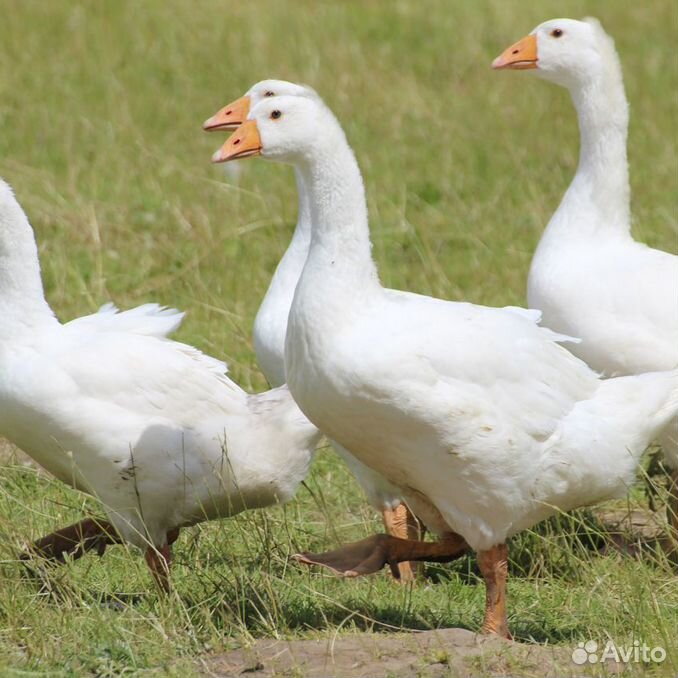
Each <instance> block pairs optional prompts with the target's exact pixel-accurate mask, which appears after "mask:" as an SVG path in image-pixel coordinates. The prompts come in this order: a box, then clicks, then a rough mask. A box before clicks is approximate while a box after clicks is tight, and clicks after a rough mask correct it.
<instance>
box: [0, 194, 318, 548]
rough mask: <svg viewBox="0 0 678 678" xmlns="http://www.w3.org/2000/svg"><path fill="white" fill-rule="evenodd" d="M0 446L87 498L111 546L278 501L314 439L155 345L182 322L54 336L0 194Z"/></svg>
mask: <svg viewBox="0 0 678 678" xmlns="http://www.w3.org/2000/svg"><path fill="white" fill-rule="evenodd" d="M0 309H2V313H3V326H2V328H1V329H0V433H2V435H3V436H5V437H6V438H8V439H9V440H11V441H12V442H13V443H15V444H16V445H17V446H18V447H20V448H21V449H23V450H24V451H25V452H26V453H28V454H29V455H30V456H32V457H33V458H34V459H35V460H36V461H37V462H38V463H39V464H40V465H42V466H43V467H44V468H46V469H47V470H48V471H50V472H51V473H53V474H54V475H55V476H56V477H57V478H59V479H60V480H62V481H63V482H65V483H67V484H69V485H72V486H74V487H76V488H78V489H80V490H82V491H84V492H87V493H89V494H92V495H94V496H96V497H98V498H99V499H100V500H101V501H102V503H103V506H104V508H105V509H106V511H107V513H108V517H109V518H110V521H111V523H112V524H113V526H114V528H115V530H116V531H117V533H118V534H119V535H120V537H122V538H123V539H125V540H127V541H129V542H130V543H132V544H135V545H137V546H139V547H141V548H146V549H147V548H148V547H149V546H150V547H153V548H160V547H163V546H166V545H167V541H168V537H167V535H168V533H169V532H171V531H172V530H176V529H177V528H180V527H183V526H187V525H192V524H194V523H197V522H200V521H203V520H209V519H212V518H217V517H226V516H231V515H234V514H236V513H238V512H240V511H242V510H244V509H248V508H257V507H263V506H269V505H271V504H275V503H277V502H283V501H286V500H288V499H290V498H291V497H292V496H293V494H294V492H295V490H296V488H297V486H298V484H299V483H300V482H301V480H303V478H304V477H305V475H306V473H307V471H308V468H309V464H310V462H311V458H312V455H313V452H314V448H315V445H316V443H317V441H318V438H319V436H320V434H319V432H318V431H317V429H316V428H315V427H314V426H313V425H312V424H311V423H310V422H309V421H308V420H307V419H306V417H304V415H303V414H302V413H301V411H300V410H299V408H298V407H297V406H296V404H295V402H294V400H293V399H292V397H291V395H290V393H289V391H288V389H287V388H286V387H281V388H277V389H273V390H271V391H268V392H266V393H262V394H258V395H248V394H247V393H245V392H244V391H243V390H242V389H241V388H240V387H238V386H237V385H236V384H235V383H234V382H232V381H231V380H230V379H229V378H228V376H227V374H226V372H227V368H226V365H225V364H224V363H222V362H221V361H219V360H216V359H214V358H211V357H209V356H207V355H205V354H203V353H201V352H200V351H199V350H197V349H195V348H193V347H192V346H189V345H186V344H182V343H179V342H176V341H172V340H170V339H167V335H168V334H169V333H170V332H172V331H173V330H175V329H176V328H177V327H178V326H179V324H180V322H181V319H182V314H180V313H178V312H177V311H174V310H171V309H163V308H161V307H159V306H157V305H154V304H147V305H144V306H140V307H138V308H136V309H132V310H130V311H125V312H118V311H117V309H116V308H115V307H113V306H111V305H108V306H105V307H103V308H102V309H101V311H100V312H99V313H95V314H92V315H89V316H85V317H83V318H78V319H76V320H73V321H71V322H67V323H64V324H62V323H60V322H59V321H58V320H57V319H56V317H55V316H54V314H53V313H52V311H51V309H50V308H49V306H48V305H47V303H46V302H45V299H44V295H43V291H42V284H41V281H40V269H39V263H38V257H37V250H36V247H35V240H34V236H33V232H32V229H31V227H30V224H29V222H28V220H27V218H26V216H25V214H24V212H23V210H22V209H21V207H20V206H19V204H18V203H17V201H16V199H15V198H14V196H13V194H12V191H11V189H10V188H9V186H8V185H7V184H6V183H4V182H2V183H0Z"/></svg>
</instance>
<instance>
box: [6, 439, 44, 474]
mask: <svg viewBox="0 0 678 678" xmlns="http://www.w3.org/2000/svg"><path fill="white" fill-rule="evenodd" d="M7 464H21V465H23V466H32V467H34V468H39V467H38V465H37V464H36V463H35V462H34V461H33V460H32V459H31V458H30V457H29V456H28V455H26V454H24V453H23V452H22V451H21V450H20V449H19V448H18V447H14V445H12V443H10V442H8V441H7V440H5V439H4V438H0V465H3V466H4V465H7Z"/></svg>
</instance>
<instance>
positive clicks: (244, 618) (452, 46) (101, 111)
mask: <svg viewBox="0 0 678 678" xmlns="http://www.w3.org/2000/svg"><path fill="white" fill-rule="evenodd" d="M586 14H593V15H596V16H598V17H599V18H600V19H601V21H602V22H603V25H604V26H605V27H606V29H607V30H608V31H609V32H610V33H611V34H612V35H613V36H614V37H615V38H616V40H617V46H618V49H619V50H620V53H621V58H622V63H623V65H624V70H625V76H626V86H627V92H628V95H629V99H630V102H631V114H632V118H631V120H632V121H631V130H630V147H629V151H630V163H631V180H632V189H633V195H634V201H633V212H634V215H635V225H634V229H635V232H636V234H637V236H638V237H640V238H641V239H643V240H645V241H646V242H648V243H650V244H652V245H654V246H658V247H662V248H664V249H669V250H672V251H675V250H676V234H677V226H676V224H677V223H678V217H677V214H676V171H677V170H678V166H677V165H678V160H677V157H678V156H677V153H676V120H677V119H678V116H677V114H678V99H677V98H676V96H675V92H676V91H677V85H678V64H677V62H676V59H675V35H676V22H677V16H678V12H677V9H676V6H675V3H673V2H671V0H659V1H655V2H653V3H637V2H631V1H630V0H615V1H614V2H613V1H612V0H604V1H603V0H597V1H591V2H584V1H583V0H582V1H580V0H561V1H559V2H555V1H554V0H541V1H540V2H535V1H529V2H526V1H523V2H507V1H505V0H478V1H475V2H468V1H466V0H454V1H449V0H448V1H447V2H443V1H442V0H427V1H426V2H423V3H422V2H415V1H414V0H402V1H399V2H386V1H373V2H370V3H362V2H347V3H318V2H312V1H311V0H308V1H306V2H304V1H301V0H300V1H294V2H293V1H287V2H273V1H272V0H271V1H264V2H251V3H244V2H217V1H216V0H195V1H194V2H191V3H184V2H179V1H178V0H177V1H172V2H161V1H160V0H145V1H144V2H133V1H131V0H123V1H116V2H114V1H113V0H105V1H95V0H90V1H78V2H66V1H65V0H55V1H54V2H45V1H44V0H23V1H22V2H17V1H16V0H0V17H2V20H1V21H0V175H2V176H3V177H4V178H5V179H7V180H8V181H10V182H11V183H12V184H13V185H14V187H15V189H16V192H17V195H18V197H19V199H20V201H21V202H22V204H23V205H24V207H25V208H26V210H27V212H28V213H29V216H30V218H31V220H32V223H33V225H34V227H35V230H36V234H37V238H38V242H39V246H40V256H41V260H42V266H43V273H44V279H45V284H46V292H47V296H48V299H49V301H50V303H51V304H52V306H53V308H54V309H55V310H56V311H57V313H58V315H59V316H60V317H61V318H63V319H68V318H71V317H74V316H76V315H79V314H83V313H86V312H88V311H92V310H94V309H96V308H97V307H98V306H99V305H100V304H102V303H104V302H105V301H108V300H111V299H112V300H113V301H115V302H116V303H117V304H118V305H120V306H121V307H127V306H131V305H134V304H137V303H141V302H144V301H149V300H153V301H158V302H160V303H164V304H168V305H171V306H176V307H178V308H181V309H184V310H187V311H188V316H187V318H186V321H185V323H184V326H183V327H182V328H181V330H180V332H179V334H178V336H179V338H180V339H182V340H184V341H187V342H190V343H193V344H195V345H196V346H199V347H200V348H201V349H203V350H205V351H207V352H209V353H211V354H213V355H216V356H218V357H220V358H223V359H225V360H226V361H227V362H228V363H229V365H230V366H231V371H232V375H233V376H234V378H235V379H236V380H237V381H238V382H239V383H240V384H242V385H243V387H245V388H247V389H252V390H259V389H262V388H264V387H265V382H264V380H263V378H262V376H261V374H260V373H259V371H258V370H257V367H256V363H255V360H254V356H253V352H252V344H251V338H250V335H251V324H252V319H253V317H254V314H255V312H256V309H257V306H258V304H259V302H260V300H261V298H262V296H263V294H264V292H265V289H266V287H267V284H268V281H269V279H270V276H271V273H272V271H273V269H274V267H275V264H276V263H277V261H278V259H279V258H280V256H281V254H282V252H283V251H284V249H285V247H286V245H287V242H288V240H289V238H290V235H291V231H292V228H293V225H294V222H295V218H296V196H295V193H294V185H293V181H292V177H291V173H290V172H289V171H287V170H285V169H284V168H281V167H277V166H272V165H270V164H267V163H263V162H259V163H250V164H245V165H243V166H242V167H240V168H239V173H238V174H237V176H235V175H228V176H224V175H223V173H222V172H221V171H220V170H218V169H215V168H214V167H212V166H210V164H209V157H210V155H211V152H212V151H213V150H214V148H216V146H217V145H218V143H219V139H218V137H217V136H215V135H210V136H208V135H204V134H203V133H202V132H201V130H200V124H201V122H202V120H203V119H205V118H206V117H208V116H209V115H211V114H212V113H213V112H214V111H215V110H216V109H217V108H218V107H220V106H221V105H223V104H224V103H226V102H227V101H230V100H232V99H233V98H235V97H237V96H239V95H240V94H242V93H243V92H244V91H245V90H246V89H247V88H248V87H249V86H250V85H251V84H252V83H253V82H256V81H258V80H260V79H262V78H264V77H281V78H286V79H291V80H295V81H301V82H307V83H309V84H311V85H313V86H314V87H315V88H316V89H317V90H318V91H319V92H320V93H321V95H322V96H323V97H324V98H325V99H326V101H327V103H328V104H329V105H330V106H331V107H332V109H333V110H334V111H335V112H336V114H337V115H338V117H339V118H340V120H341V121H342V122H343V124H344V126H345V129H346V131H347V134H348V137H349V140H350V142H351V143H352V145H353V147H354V148H355V150H356V153H357V155H358V159H359V162H360V164H361V167H362V170H363V172H364V175H365V180H366V184H367V190H368V196H369V201H370V205H369V207H370V219H371V227H372V233H373V240H374V254H375V257H376V259H377V262H378V264H379V268H380V273H381V276H382V280H383V282H384V284H386V285H388V286H391V287H397V288H406V289H411V290H414V291H418V292H422V293H426V294H434V295H438V296H443V297H446V298H451V299H462V298H463V299H468V300H470V301H474V302H477V303H485V304H493V305H499V304H522V303H524V288H525V280H526V274H527V267H528V265H529V261H530V257H531V254H532V252H533V250H534V247H535V245H536V242H537V240H538V238H539V236H540V233H541V229H542V228H543V225H544V224H545V223H546V221H547V220H548V218H549V216H550V214H551V213H552V212H553V210H554V209H555V207H556V205H557V203H558V201H559V199H560V197H561V195H562V193H563V191H564V190H565V188H566V186H567V184H568V182H569V180H570V178H571V176H572V174H573V172H574V168H575V165H576V159H577V143H578V137H577V130H576V120H575V116H574V111H573V109H572V106H571V104H570V102H569V100H568V98H567V95H566V93H565V92H564V91H561V90H560V89H558V88H556V87H553V86H550V85H548V84H546V83H543V82H537V81H536V80H535V79H533V78H531V77H530V76H529V75H527V74H516V73H513V74H510V73H509V74H505V73H504V74H496V73H493V72H491V71H490V69H489V63H490V61H491V59H492V58H493V57H494V56H496V54H498V53H499V52H500V51H501V50H502V49H503V48H504V47H506V46H507V45H508V44H510V43H511V42H513V41H515V40H516V39H518V38H520V37H522V36H523V35H524V34H525V33H526V32H528V31H529V30H530V29H531V28H532V27H533V26H534V25H536V24H537V23H539V22H540V21H542V20H545V19H547V18H552V17H554V16H559V15H560V16H562V15H565V16H573V17H580V16H583V15H586ZM498 340H500V338H498ZM0 470H1V473H2V478H1V482H0V534H1V536H2V539H1V540H0V541H1V545H0V549H1V550H2V552H1V555H0V557H1V558H2V562H1V563H0V577H1V579H0V615H1V618H2V624H1V625H0V626H1V628H0V668H2V666H3V665H4V667H5V669H7V670H8V669H9V667H16V668H21V669H23V670H28V671H36V672H39V671H50V670H57V669H58V670H60V671H63V673H65V674H69V673H70V674H81V673H83V672H90V673H94V674H97V675H117V674H119V673H120V672H121V671H123V670H141V669H144V668H148V667H156V668H157V670H158V671H159V672H160V673H172V672H175V673H176V674H177V675H185V674H186V672H187V671H190V670H193V669H192V668H190V667H194V666H199V665H196V664H194V662H195V661H196V660H195V658H196V657H200V656H201V655H203V654H205V653H207V652H209V651H213V650H218V649H220V648H224V647H228V646H229V644H230V643H247V642H248V639H251V638H254V637H258V636H262V635H263V636H283V635H284V636H300V635H313V634H315V633H322V632H324V631H327V630H333V631H340V632H342V633H350V632H353V631H356V630H360V629H374V630H379V631H388V630H391V629H394V628H401V627H403V628H435V627H438V626H453V625H458V626H464V627H467V628H472V629H473V628H476V627H477V626H478V624H479V622H480V619H481V613H482V601H483V589H482V586H480V585H479V582H478V579H477V576H476V572H475V566H474V564H473V561H471V560H466V559H464V560H462V561H460V562H459V563H457V564H455V565H454V566H450V567H436V568H431V569H430V570H429V572H430V574H431V576H432V581H433V582H434V584H432V585H431V586H428V587H427V586H416V587H414V588H407V587H396V586H393V585H392V583H391V582H390V581H389V579H388V578H387V577H386V576H384V577H374V578H372V579H366V580H364V581H351V582H343V581H339V580H335V579H332V578H329V577H326V576H323V575H320V574H313V573H310V572H307V571H305V570H299V569H298V568H297V567H296V566H294V565H291V564H290V563H289V562H288V555H289V553H290V552H293V551H296V550H298V549H306V548H324V547H325V546H327V545H328V544H329V543H335V542H336V541H337V540H338V539H351V538H356V537H359V536H364V535H366V534H368V533H370V532H372V531H374V530H375V529H378V528H379V525H378V523H377V521H376V518H375V515H374V514H373V512H372V511H371V510H370V509H369V508H368V507H367V506H366V505H365V502H364V499H363V498H362V497H361V496H360V494H359V491H358V490H357V488H356V486H355V484H354V483H353V481H352V480H351V478H350V476H348V474H347V472H346V470H345V469H344V468H343V466H342V465H341V464H340V463H339V461H337V459H336V458H334V457H333V456H331V455H330V454H329V453H326V454H325V453H323V454H321V455H320V456H319V459H318V461H317V463H316V464H315V466H314V469H313V473H312V475H311V477H310V478H309V479H308V485H307V487H305V488H303V489H302V490H301V491H300V493H299V497H298V499H297V500H296V501H295V502H293V503H291V504H290V505H289V506H287V507H285V508H277V509H273V510H270V511H267V512H257V513H252V514H248V515H243V516H241V517H238V518H236V519H234V520H230V521H222V522H219V523H213V524H209V525H205V526H201V527H197V528H194V529H192V530H189V531H186V533H185V534H184V535H183V536H182V538H181V539H180V541H179V542H178V544H177V548H176V553H177V562H176V567H175V572H174V582H175V584H176V593H175V594H174V595H172V596H171V597H170V599H169V600H161V599H158V597H157V596H156V595H155V594H154V593H153V590H152V588H151V586H150V582H149V577H148V573H147V572H146V570H145V565H144V563H143V559H142V558H140V556H139V555H138V554H137V553H134V552H132V551H128V550H127V549H125V548H123V547H116V548H112V549H110V550H109V552H108V553H106V555H105V556H104V557H103V558H101V559H99V558H96V557H94V556H93V557H88V558H85V559H83V560H82V561H79V562H77V563H72V564H69V565H67V566H66V567H63V568H61V569H58V570H51V569H46V570H42V571H35V572H33V575H32V576H29V575H28V574H27V573H26V571H25V568H24V567H23V566H21V565H20V564H19V563H18V561H17V553H18V550H19V549H20V548H21V547H22V545H23V544H24V543H26V542H27V541H28V540H30V539H32V538H35V537H38V536H40V535H42V534H44V533H45V532H47V531H49V530H51V529H53V528H54V527H57V526H63V525H65V524H67V523H68V522H70V521H72V520H75V519H77V518H79V517H80V516H82V514H83V513H84V512H85V511H86V510H92V511H96V510H97V507H96V506H95V505H93V504H94V503H93V502H92V501H91V500H88V499H85V498H83V497H82V496H81V495H79V494H78V493H76V492H73V491H70V490H67V489H65V488H64V487H62V486H61V485H60V484H59V483H57V482H56V481H52V480H50V479H49V478H47V477H46V476H44V475H40V474H38V473H36V472H35V470H34V469H31V468H29V467H25V466H22V465H20V464H18V463H8V464H7V465H6V466H4V467H3V468H2V469H0ZM643 501H644V500H643V498H642V496H641V495H640V494H637V495H634V498H633V499H632V502H641V503H643ZM601 530H602V528H601V527H600V525H599V524H598V523H597V522H596V520H595V519H594V518H593V517H590V516H589V517H587V514H581V515H579V514H578V516H577V517H576V518H573V519H567V520H565V519H563V520H561V521H560V524H559V527H558V528H557V529H556V527H554V526H553V525H549V526H546V527H545V528H540V529H539V530H538V531H537V532H534V533H531V534H528V535H525V536H523V537H521V538H519V539H517V540H516V542H515V543H514V544H513V546H512V556H513V564H512V570H513V571H512V575H513V577H512V581H511V584H510V585H511V593H510V598H511V609H510V611H511V620H510V621H511V624H512V628H513V630H514V632H515V633H516V635H517V636H518V637H519V638H522V639H526V640H529V639H531V638H532V639H535V640H536V641H539V642H548V643H556V644H563V645H565V646H567V647H572V646H574V645H576V642H578V641H580V640H585V639H588V638H596V639H604V638H606V637H612V638H614V639H616V640H618V641H619V642H623V641H624V640H628V639H630V638H631V639H632V638H644V639H646V640H647V641H648V643H649V644H651V645H654V644H664V646H665V647H666V648H667V650H669V654H670V657H669V659H668V660H667V663H666V664H665V666H664V669H666V667H669V669H670V670H672V671H673V672H674V673H675V672H676V671H677V670H678V648H676V634H675V630H676V628H678V590H677V589H678V587H676V586H675V581H676V580H675V572H674V570H672V568H671V566H670V564H669V563H667V562H666V561H665V559H664V558H663V556H661V555H659V554H655V555H653V554H651V553H646V554H645V556H644V557H643V559H640V560H638V559H633V558H627V557H623V556H621V555H618V554H611V555H606V556H605V557H601V556H600V555H599V553H598V550H597V547H598V546H599V545H600V544H599V542H600V539H601V537H600V532H601ZM563 534H566V535H569V536H567V537H563V536H562V535H563ZM587 535H588V536H587ZM594 547H595V548H594ZM34 569H35V568H34ZM123 594H124V595H123ZM664 669H662V670H664ZM196 670H197V669H196Z"/></svg>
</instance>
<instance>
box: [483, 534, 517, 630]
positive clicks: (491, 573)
mask: <svg viewBox="0 0 678 678" xmlns="http://www.w3.org/2000/svg"><path fill="white" fill-rule="evenodd" d="M478 566H479V567H480V571H481V573H482V575H483V578H484V579H485V621H484V622H483V629H482V632H483V633H488V634H496V635H498V636H501V637H502V638H508V639H509V640H511V639H512V636H511V634H510V632H509V630H508V621H507V619H506V580H507V578H508V549H507V548H506V544H499V545H498V546H493V547H492V548H491V549H488V550H487V551H478Z"/></svg>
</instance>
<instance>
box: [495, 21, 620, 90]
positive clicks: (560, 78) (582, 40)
mask: <svg viewBox="0 0 678 678" xmlns="http://www.w3.org/2000/svg"><path fill="white" fill-rule="evenodd" d="M611 42H612V41H611V39H610V38H609V36H607V34H606V33H605V32H604V31H603V29H602V27H601V26H600V23H599V22H598V21H597V20H596V19H586V20H584V21H576V20H574V19H551V20H550V21H545V22H544V23H542V24H539V26H537V27H536V28H535V29H534V30H533V31H532V32H531V33H530V34H529V35H526V36H525V37H524V38H522V39H521V40H519V41H518V42H516V43H515V44H513V45H511V46H510V47H509V48H508V49H506V50H504V52H502V53H501V54H500V55H499V56H498V57H497V58H496V59H495V60H494V61H493V62H492V68H494V69H496V70H503V69H512V70H534V72H535V74H536V75H538V76H539V77H541V78H544V79H545V80H550V81H552V82H555V83H556V84H559V85H562V86H564V87H568V88H570V89H571V88H573V87H577V86H580V85H583V84H585V83H587V82H590V81H591V79H592V78H593V77H595V76H596V75H597V74H599V73H600V72H601V71H602V70H603V69H604V65H605V62H606V57H607V55H608V52H609V47H610V43H611Z"/></svg>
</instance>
